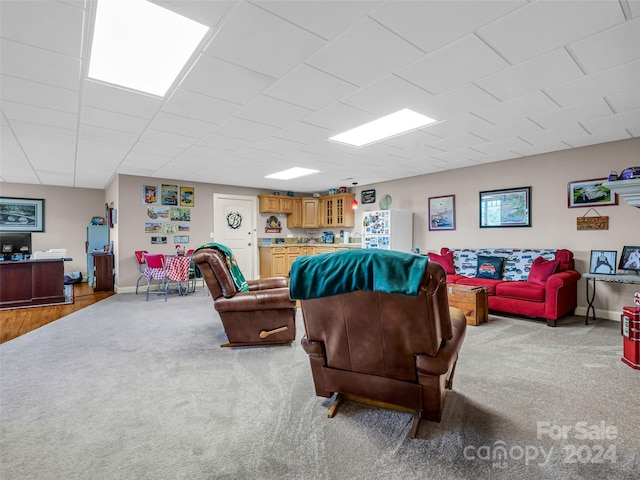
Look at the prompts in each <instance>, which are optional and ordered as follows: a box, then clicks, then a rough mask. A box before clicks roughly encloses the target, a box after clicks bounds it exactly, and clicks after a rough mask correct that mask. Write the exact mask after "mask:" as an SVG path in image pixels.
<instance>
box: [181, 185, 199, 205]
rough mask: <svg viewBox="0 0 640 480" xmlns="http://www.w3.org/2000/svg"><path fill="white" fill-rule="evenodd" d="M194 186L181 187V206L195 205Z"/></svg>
mask: <svg viewBox="0 0 640 480" xmlns="http://www.w3.org/2000/svg"><path fill="white" fill-rule="evenodd" d="M194 195H195V194H194V191H193V187H180V206H181V207H193V206H194V205H195V199H194Z"/></svg>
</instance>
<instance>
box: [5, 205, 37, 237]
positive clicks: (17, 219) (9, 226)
mask: <svg viewBox="0 0 640 480" xmlns="http://www.w3.org/2000/svg"><path fill="white" fill-rule="evenodd" d="M0 232H44V199H43V198H16V197H0Z"/></svg>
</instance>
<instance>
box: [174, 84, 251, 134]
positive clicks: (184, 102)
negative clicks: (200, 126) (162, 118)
mask: <svg viewBox="0 0 640 480" xmlns="http://www.w3.org/2000/svg"><path fill="white" fill-rule="evenodd" d="M240 108H241V107H240V105H237V104H235V103H230V102H225V101H223V100H219V99H217V98H213V97H208V96H206V95H201V94H199V93H194V92H188V91H186V90H183V89H181V88H179V89H178V90H176V91H175V92H174V94H173V95H172V96H171V98H170V99H169V100H168V101H167V103H166V104H165V106H164V107H163V108H162V111H163V112H167V113H173V114H175V115H179V116H182V117H187V118H193V119H195V120H200V121H203V122H208V123H215V124H218V125H219V124H221V123H223V122H224V121H226V120H227V119H228V118H230V117H231V116H232V115H233V114H234V113H236V112H237V111H238V110H239V109H240Z"/></svg>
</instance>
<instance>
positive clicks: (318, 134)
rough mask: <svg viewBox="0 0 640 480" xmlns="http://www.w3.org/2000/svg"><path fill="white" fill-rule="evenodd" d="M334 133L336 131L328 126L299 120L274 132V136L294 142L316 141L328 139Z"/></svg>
mask: <svg viewBox="0 0 640 480" xmlns="http://www.w3.org/2000/svg"><path fill="white" fill-rule="evenodd" d="M332 135H334V132H333V131H331V130H328V129H326V128H322V127H318V126H315V125H310V124H308V123H304V122H297V123H294V124H293V125H289V126H288V127H286V128H283V129H282V130H279V131H277V132H276V133H274V134H273V136H274V137H277V138H284V139H285V140H291V141H292V142H299V143H314V142H320V141H323V140H326V139H327V138H329V137H331V136H332Z"/></svg>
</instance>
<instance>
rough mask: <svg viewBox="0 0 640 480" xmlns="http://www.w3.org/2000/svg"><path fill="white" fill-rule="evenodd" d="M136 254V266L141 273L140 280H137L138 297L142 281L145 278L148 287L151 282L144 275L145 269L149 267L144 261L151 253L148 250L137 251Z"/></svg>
mask: <svg viewBox="0 0 640 480" xmlns="http://www.w3.org/2000/svg"><path fill="white" fill-rule="evenodd" d="M133 253H134V258H135V260H136V266H137V267H138V272H140V276H139V277H138V280H136V295H137V294H138V287H139V286H140V280H142V279H143V278H144V279H145V280H146V282H147V285H149V280H148V279H147V277H146V276H145V274H144V269H145V267H146V266H147V262H146V260H145V259H144V256H145V255H146V254H147V253H149V252H147V251H146V250H136V251H135V252H133Z"/></svg>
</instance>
